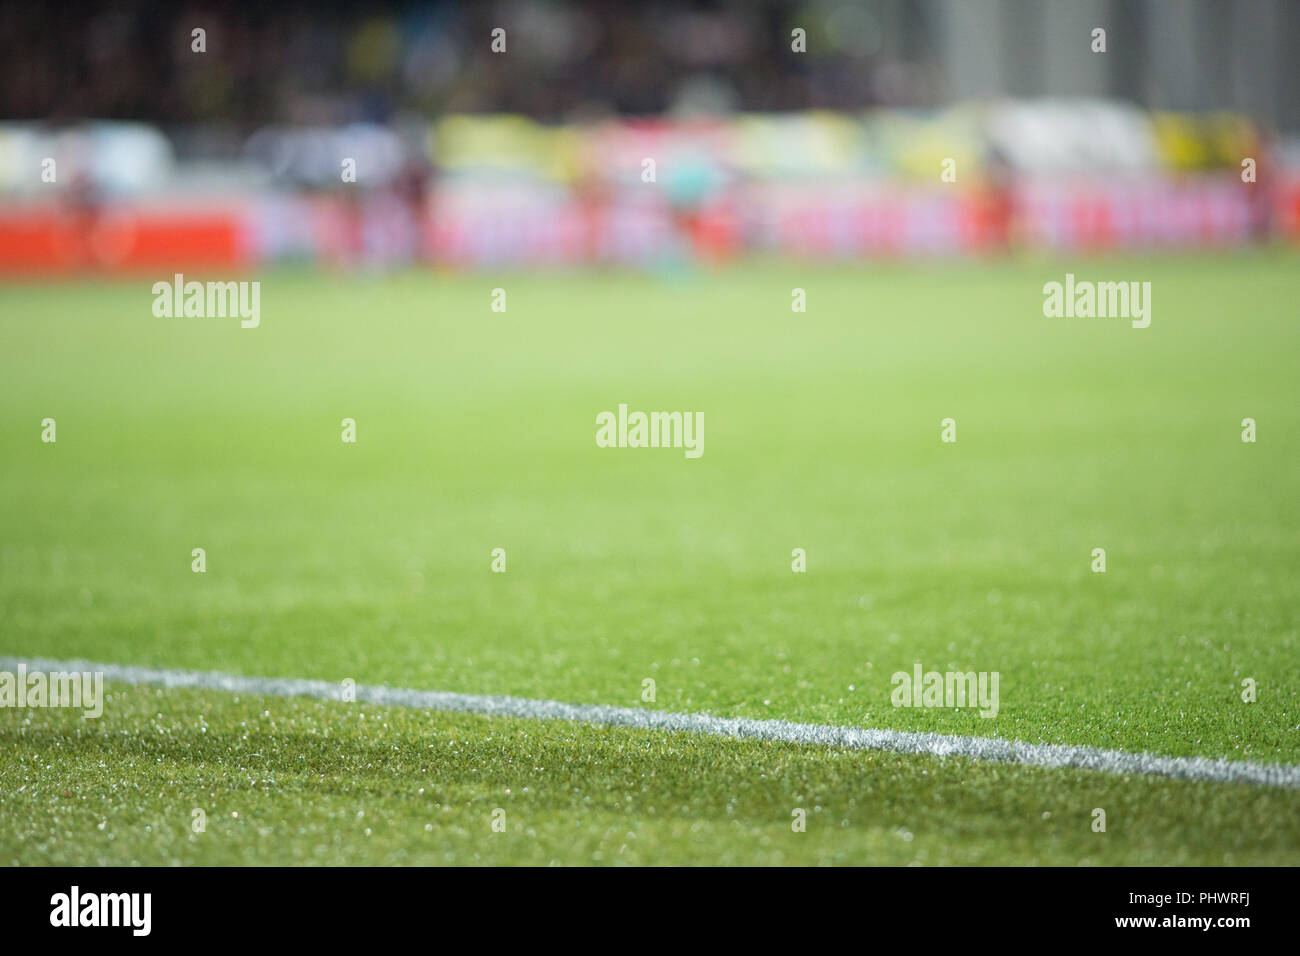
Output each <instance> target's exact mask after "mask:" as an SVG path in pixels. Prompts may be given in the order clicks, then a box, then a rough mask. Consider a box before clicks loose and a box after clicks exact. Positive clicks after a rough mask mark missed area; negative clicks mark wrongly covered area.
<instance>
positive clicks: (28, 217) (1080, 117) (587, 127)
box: [0, 0, 1300, 277]
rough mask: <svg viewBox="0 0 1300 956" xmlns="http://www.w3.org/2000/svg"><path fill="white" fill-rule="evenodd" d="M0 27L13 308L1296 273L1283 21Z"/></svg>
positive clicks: (107, 15) (240, 13)
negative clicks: (630, 283)
mask: <svg viewBox="0 0 1300 956" xmlns="http://www.w3.org/2000/svg"><path fill="white" fill-rule="evenodd" d="M2 19H3V24H4V28H3V30H0V56H2V57H3V62H4V63H5V74H6V76H5V82H4V83H3V84H2V85H0V273H3V274H7V275H9V276H11V277H18V276H29V275H35V274H53V275H58V274H60V273H73V272H84V271H97V272H105V271H109V272H111V271H127V272H136V271H146V272H147V271H150V270H153V271H157V270H158V269H166V270H172V269H178V270H179V269H185V270H203V269H221V270H226V271H228V270H230V269H237V268H258V267H262V266H266V265H272V264H276V263H281V262H303V261H306V262H313V263H321V264H327V265H328V266H330V267H334V268H357V267H361V268H371V267H392V266H399V265H405V264H410V263H429V264H435V265H437V266H439V267H446V268H476V267H487V266H491V267H496V266H500V265H503V264H518V265H525V266H552V265H556V264H587V263H610V264H626V265H637V266H646V267H650V268H658V267H661V266H663V265H665V264H666V265H670V266H671V265H673V264H676V263H680V262H687V261H705V262H708V261H718V260H724V259H727V258H731V257H735V256H739V255H743V254H747V253H766V254H776V255H782V256H786V257H816V258H841V259H848V260H852V259H856V258H883V257H911V256H919V257H924V256H956V255H980V254H988V253H996V252H1001V251H1005V250H1026V249H1032V250H1043V251H1047V252H1051V251H1075V250H1102V249H1110V248H1128V247H1171V246H1172V247H1177V246H1188V245H1195V246H1222V245H1235V244H1244V243H1251V242H1260V241H1278V240H1280V241H1290V242H1300V70H1296V69H1295V68H1294V67H1293V66H1288V64H1289V63H1290V62H1291V58H1292V57H1293V56H1294V51H1295V50H1296V49H1300V4H1295V3H1291V2H1285V0H1249V2H1240V3H1220V2H1215V0H1189V2H1185V3H1161V2H1154V0H1145V2H1139V0H1133V2H1124V0H1080V2H1066V0H1059V2H1035V0H913V2H908V0H875V2H871V3H845V2H834V0H812V2H790V3H786V2H767V3H721V4H717V3H691V2H685V0H653V2H648V3H643V4H635V5H623V4H616V3H608V4H606V3H596V2H586V3H576V4H561V3H552V2H540V0H519V2H505V3H481V4H472V3H447V2H437V3H428V2H405V3H383V2H376V3H366V4H345V3H337V2H317V3H311V4H305V3H299V4H266V5H253V4H249V5H229V4H221V3H185V4H172V3H162V2H127V3H120V4H113V5H98V4H87V3H80V2H68V3H61V4H58V5H56V6H48V5H39V4H18V3H8V2H6V3H4V4H3V18H2ZM496 27H501V28H504V29H505V30H506V37H507V52H505V53H504V54H500V53H493V52H492V50H491V49H490V42H491V31H492V30H493V29H494V28H496ZM1095 27H1102V28H1104V29H1105V30H1106V44H1107V48H1106V52H1104V53H1094V52H1092V50H1091V49H1090V45H1091V33H1092V30H1093V29H1094V28H1095ZM195 28H202V29H203V30H204V31H205V34H206V35H205V43H206V52H202V53H199V52H194V51H193V50H192V31H193V30H194V29H195ZM796 28H799V29H802V30H804V31H806V36H807V41H806V42H807V52H806V53H798V52H794V51H793V50H792V49H791V46H792V44H791V31H792V30H795V29H796ZM1246 157H1250V158H1252V159H1254V160H1256V162H1257V163H1258V174H1257V175H1258V181H1257V182H1256V183H1254V184H1253V185H1251V186H1249V187H1248V188H1243V186H1242V180H1241V171H1242V170H1241V164H1242V161H1243V159H1244V158H1246ZM646 158H652V159H654V160H655V164H656V181H657V186H658V187H659V188H653V187H650V186H648V185H647V184H646V183H645V182H643V178H642V172H643V160H644V159H646ZM48 159H53V160H54V166H53V169H54V170H55V177H54V182H46V181H44V180H43V177H42V170H43V168H44V167H43V163H45V161H46V160H48ZM348 159H351V160H354V161H355V166H356V182H355V183H345V182H343V179H342V173H341V170H342V167H343V163H344V161H345V160H348ZM945 159H953V160H954V161H955V170H956V174H957V178H956V182H955V183H944V182H941V181H940V171H941V163H942V162H943V161H944V160H945ZM47 178H48V177H47Z"/></svg>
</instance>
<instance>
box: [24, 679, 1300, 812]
mask: <svg viewBox="0 0 1300 956" xmlns="http://www.w3.org/2000/svg"><path fill="white" fill-rule="evenodd" d="M20 663H21V664H25V665H26V667H27V670H28V672H29V673H30V672H32V671H46V672H59V671H65V672H66V671H90V672H92V673H93V672H100V673H103V675H104V679H105V680H110V681H120V682H122V683H126V684H150V685H156V686H159V687H196V688H200V689H203V690H220V691H226V692H228V693H238V694H264V695H268V696H274V697H316V698H321V699H323V700H341V699H342V696H343V689H342V685H341V684H333V683H330V682H328V681H320V680H301V679H298V678H292V677H244V676H241V675H239V674H222V673H219V672H217V671H183V670H155V669H153V668H148V667H131V666H129V665H125V664H99V663H95V662H93V661H82V660H72V661H57V660H49V659H46V658H16V657H0V670H13V669H14V668H15V667H17V665H18V664H20ZM354 690H355V693H356V699H357V700H358V701H364V702H367V703H372V704H383V705H387V706H394V707H417V708H421V709H424V710H444V711H459V712H463V713H470V714H486V715H488V716H493V717H522V718H528V719H531V720H572V721H577V722H580V723H588V724H603V725H606V726H610V727H632V728H636V729H638V730H666V731H686V732H688V733H696V734H711V735H713V736H715V737H736V738H745V737H747V738H754V739H758V740H775V741H780V742H782V743H791V744H812V745H816V746H822V747H844V748H848V749H852V750H890V751H893V752H895V753H904V754H929V755H931V756H936V757H966V758H968V759H970V760H995V761H1001V762H1004V763H1020V764H1027V765H1028V766H1031V767H1078V768H1081V769H1084V770H1095V771H1099V772H1101V773H1130V774H1144V775H1147V776H1157V777H1173V778H1177V779H1180V780H1207V781H1213V782H1216V783H1252V784H1259V785H1262V786H1269V787H1296V788H1300V766H1290V765H1286V764H1259V763H1251V762H1249V761H1245V760H1216V759H1211V758H1207V757H1162V756H1160V755H1158V754H1148V753H1127V752H1125V751H1122V750H1102V749H1099V748H1097V747H1069V746H1063V745H1060V744H1029V743H1022V742H1020V741H1018V740H1007V739H1005V738H1002V737H959V736H955V735H949V734H928V733H911V732H908V731H902V730H878V729H873V728H869V727H835V726H831V725H827V724H795V723H791V722H789V721H785V720H752V719H749V718H744V717H713V716H710V715H709V714H674V713H670V712H668V711H662V710H637V709H635V708H632V707H611V706H607V705H603V704H565V703H561V702H560V701H556V700H532V699H530V698H526V697H499V696H490V695H483V694H454V693H449V692H447V691H437V690H407V689H403V688H400V687H380V686H366V685H360V684H358V685H357V686H356V687H355V688H354Z"/></svg>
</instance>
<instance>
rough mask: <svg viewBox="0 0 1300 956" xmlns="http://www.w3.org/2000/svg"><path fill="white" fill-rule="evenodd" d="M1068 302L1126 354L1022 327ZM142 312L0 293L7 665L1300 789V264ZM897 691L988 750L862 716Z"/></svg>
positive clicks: (474, 289)
mask: <svg viewBox="0 0 1300 956" xmlns="http://www.w3.org/2000/svg"><path fill="white" fill-rule="evenodd" d="M1066 271H1073V272H1075V273H1076V275H1078V276H1079V277H1080V278H1093V279H1114V280H1127V279H1134V280H1141V281H1150V282H1151V283H1152V286H1153V320H1152V324H1151V327H1150V328H1149V329H1145V330H1137V329H1132V328H1130V327H1129V324H1128V322H1127V321H1126V320H1105V319H1076V320H1053V319H1046V318H1044V317H1043V316H1042V312H1041V304H1042V294H1041V288H1042V285H1043V283H1044V282H1046V281H1049V280H1060V279H1061V278H1062V277H1063V275H1064V273H1065V272H1066ZM195 277H196V278H203V277H201V276H195ZM155 278H159V277H143V278H141V279H138V280H133V281H115V282H80V283H74V284H66V285H53V284H26V285H5V286H0V455H2V457H3V467H0V498H2V500H3V501H4V517H3V522H2V523H0V532H2V534H0V651H3V652H4V653H9V654H31V655H46V656H54V657H72V656H82V657H87V658H91V659H101V660H111V661H117V662H125V663H137V664H146V665H154V666H167V667H185V668H201V669H220V670H229V671H237V672H240V673H246V674H259V675H272V676H274V675H286V676H301V677H315V678H322V679H326V680H341V679H343V678H345V677H351V678H353V679H354V680H356V681H358V682H361V683H381V682H388V683H391V684H395V685H399V686H408V687H425V688H436V689H442V690H457V691H465V692H472V693H510V694H516V695H521V696H533V697H547V698H554V699H560V700H568V701H577V702H603V703H613V704H623V705H640V694H641V689H642V681H643V680H644V679H645V678H653V679H654V680H655V681H656V683H657V694H658V696H657V700H656V702H655V703H654V704H653V705H643V706H655V707H659V708H664V709H672V710H708V711H711V712H714V713H719V714H725V715H744V716H755V717H781V718H790V719H795V720H806V721H819V722H833V723H845V724H858V725H866V726H877V727H892V728H899V729H924V730H935V731H940V732H946V733H963V734H1000V735H1002V736H1006V737H1014V738H1019V739H1023V740H1030V741H1045V742H1054V743H1055V742H1061V743H1077V744H1091V745H1095V746H1102V747H1114V748H1120V749H1128V750H1148V751H1155V752H1160V753H1167V754H1176V755H1184V754H1195V755H1206V756H1222V757H1227V758H1231V759H1252V760H1260V761H1281V762H1295V761H1296V760H1298V759H1300V733H1298V732H1297V731H1298V729H1300V654H1298V653H1297V633H1296V626H1297V625H1296V622H1297V619H1298V618H1300V615H1298V614H1297V611H1298V610H1300V581H1298V580H1297V571H1298V570H1300V560H1298V558H1300V538H1298V537H1297V533H1296V532H1297V517H1298V516H1300V515H1298V512H1300V496H1297V494H1296V489H1297V481H1296V478H1297V462H1298V461H1300V458H1298V456H1297V439H1296V436H1297V434H1298V428H1297V426H1300V407H1298V406H1297V401H1296V399H1297V393H1298V391H1300V389H1298V387H1297V375H1296V372H1297V355H1298V354H1300V352H1298V349H1297V347H1298V346H1300V328H1298V327H1297V323H1296V316H1297V310H1296V301H1297V298H1298V295H1297V293H1300V259H1298V258H1297V257H1296V256H1294V255H1292V254H1289V253H1284V252H1279V251H1264V252H1259V253H1253V254H1244V255H1233V256H1220V257H1211V256H1197V257H1186V258H1167V259H1132V260H1125V261H1119V260H1092V261H1074V262H1068V263H1067V262H1056V261H1020V262H991V263H967V264H949V265H934V266H912V265H908V266H903V265H893V266H871V267H868V266H847V265H845V266H816V265H795V264H789V263H759V264H748V265H741V266H735V267H729V268H726V269H722V270H719V271H716V272H707V271H705V272H699V273H696V274H692V275H685V276H679V277H677V278H675V279H672V280H665V279H662V278H656V277H653V276H642V275H636V274H630V273H623V272H609V273H599V274H584V273H551V274H538V273H517V274H503V275H492V274H485V275H463V276H450V275H443V274H436V273H430V272H410V273H403V274H400V275H395V276H362V277H345V276H321V275H317V274H313V273H306V272H292V271H286V272H276V273H270V274H267V275H265V276H262V277H261V278H262V282H263V288H262V324H261V328H259V329H248V330H246V329H241V328H240V327H239V323H238V321H237V320H229V319H215V318H214V319H159V318H155V317H154V316H153V315H152V313H151V310H150V306H151V302H152V296H151V293H150V286H151V283H152V281H153V279H155ZM498 286H500V287H504V288H505V289H506V290H507V294H508V311H507V312H506V313H504V314H500V313H494V312H492V311H491V310H490V308H489V303H490V294H491V290H492V289H493V288H495V287H498ZM796 286H797V287H801V288H804V289H806V290H807V295H808V312H807V313H805V314H795V313H791V311H790V290H791V289H792V288H794V287H796ZM619 402H626V403H628V404H629V405H630V406H631V407H632V408H633V409H643V410H647V411H648V410H659V409H663V410H692V411H694V410H700V411H703V412H704V413H705V424H706V428H705V454H704V456H703V458H701V459H699V460H696V461H691V460H687V459H686V458H685V457H684V456H683V454H682V453H681V451H680V450H608V449H599V448H597V447H596V446H595V443H594V434H595V425H594V422H595V416H596V414H597V413H598V412H599V411H602V410H606V409H614V408H616V406H617V404H618V403H619ZM47 416H49V417H54V418H56V419H57V421H58V442H57V444H55V445H44V444H42V443H41V442H40V440H39V434H40V422H41V419H42V418H44V417H47ZM948 416H951V417H953V418H955V419H956V420H957V423H958V442H957V443H956V444H955V445H942V444H941V443H940V442H939V423H940V420H941V419H942V418H945V417H948ZM1247 416H1250V417H1254V418H1255V419H1257V421H1258V423H1259V442H1258V443H1257V444H1255V445H1247V444H1243V443H1242V442H1241V441H1240V437H1239V436H1240V421H1241V419H1242V418H1244V417H1247ZM344 417H352V418H355V419H356V420H357V423H358V435H359V441H358V443H357V444H356V445H354V446H351V445H345V444H343V443H341V442H340V439H339V432H340V428H339V423H340V420H341V419H342V418H344ZM195 547H203V548H205V549H206V551H207V561H208V572H207V573H206V574H204V575H196V574H192V573H191V571H190V560H191V558H190V552H191V549H192V548H195ZM495 547H504V548H506V549H507V552H508V561H509V570H508V572H507V573H506V574H504V575H498V574H492V573H490V572H489V554H490V551H491V549H492V548H495ZM794 547H802V548H805V549H807V552H808V573H807V574H804V575H796V574H792V573H791V571H790V551H791V549H792V548H794ZM1094 547H1105V548H1106V549H1107V552H1108V565H1109V570H1108V573H1107V574H1105V575H1093V574H1091V573H1089V570H1088V567H1089V562H1090V552H1091V549H1092V548H1094ZM918 660H919V661H920V662H921V663H922V664H923V666H924V668H925V669H927V670H940V671H943V670H948V669H956V670H963V671H965V670H976V671H981V670H985V671H988V670H997V671H999V672H1000V673H1001V675H1002V681H1001V713H1000V715H999V716H998V717H997V718H996V719H995V720H984V719H981V718H980V717H978V716H977V715H976V714H975V712H974V711H973V710H963V711H952V710H943V709H937V710H920V709H901V708H900V709H895V708H893V707H891V706H890V697H889V695H890V691H891V689H892V688H891V685H890V683H889V676H890V674H892V673H893V672H894V671H897V670H904V671H910V670H911V668H912V665H913V662H914V661H918ZM1246 677H1253V678H1254V679H1256V680H1257V681H1258V682H1259V701H1258V703H1255V704H1251V705H1246V704H1243V703H1242V702H1241V700H1240V698H1239V693H1240V689H1241V682H1242V680H1243V678H1246ZM14 720H15V718H14V717H13V716H12V715H10V714H3V713H0V729H2V728H3V727H4V726H5V725H10V726H11V725H12V723H13V721H14ZM571 732H573V731H571ZM583 733H584V734H585V732H583ZM708 746H710V747H719V746H723V745H721V744H717V743H716V742H715V743H711V744H709V745H708ZM877 759H884V758H877ZM1292 806H1294V804H1292Z"/></svg>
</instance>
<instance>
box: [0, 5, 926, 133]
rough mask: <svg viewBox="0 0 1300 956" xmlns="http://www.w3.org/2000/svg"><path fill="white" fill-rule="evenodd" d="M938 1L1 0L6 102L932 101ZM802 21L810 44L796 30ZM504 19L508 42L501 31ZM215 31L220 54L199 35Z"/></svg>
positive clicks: (248, 109)
mask: <svg viewBox="0 0 1300 956" xmlns="http://www.w3.org/2000/svg"><path fill="white" fill-rule="evenodd" d="M926 9H927V8H926V7H925V6H923V5H916V4H912V5H901V6H896V7H895V8H893V10H894V15H891V16H888V17H880V16H873V14H872V12H871V8H870V6H869V5H848V4H843V3H832V2H824V0H810V2H805V3H791V2H771V0H767V2H764V0H733V2H729V3H710V4H700V3H696V2H691V0H649V2H644V3H618V2H605V0H583V2H574V3H558V2H555V3H552V2H539V0H518V2H503V3H487V2H484V3H463V2H462V3H452V2H436V0H435V2H429V0H425V2H394V0H368V2H366V3H364V4H356V3H343V2H336V0H312V2H288V3H279V2H277V3H274V4H261V5H252V4H239V5H234V6H231V5H226V4H221V3H172V2H167V0H123V2H119V3H114V4H107V5H106V4H102V3H99V4H96V3H85V2H80V0H60V2H58V3H54V4H44V3H20V2H10V0H5V2H4V3H3V4H2V5H0V10H2V11H3V12H2V17H3V22H4V28H3V30H0V61H3V62H4V63H5V74H6V75H5V82H4V83H3V84H0V117H3V118H8V119H81V118H87V117H91V118H100V119H119V120H121V119H134V120H144V121H148V122H152V123H157V124H160V125H164V126H165V125H169V124H173V123H192V122H208V121H211V122H221V123H230V124H237V125H239V126H243V127H252V126H257V125H260V124H264V123H267V122H272V121H278V122H288V123H299V124H340V123H353V122H389V121H391V120H392V119H393V118H394V117H395V116H398V115H400V114H402V113H403V112H408V111H409V112H414V113H417V114H421V115H426V116H427V115H433V114H439V113H448V112H452V113H463V112H480V111H492V112H505V113H520V114H524V115H529V116H533V117H536V118H538V119H542V120H546V121H556V120H573V119H585V118H589V117H592V116H596V117H599V116H602V115H607V114H609V113H611V112H619V113H630V114H662V113H666V112H684V111H691V110H693V109H698V110H705V111H725V110H729V109H743V110H792V109H805V108H828V109H858V108H862V107H864V106H870V105H887V106H929V105H933V104H934V103H935V102H936V101H937V100H938V98H939V96H940V90H939V81H938V79H937V74H936V70H935V68H934V67H933V65H932V64H931V63H930V61H929V58H928V55H927V52H926V49H925V43H926V40H925V38H926V36H927V35H928V33H929V31H928V30H927V26H926V23H925V11H926ZM796 26H797V27H799V28H800V29H802V30H804V31H805V32H806V44H807V53H795V52H793V50H792V49H791V47H792V42H793V41H792V38H791V31H792V30H793V29H794V28H795V27H796ZM498 27H500V28H503V29H505V31H506V34H505V45H506V52H505V54H501V53H494V52H493V51H492V49H491V42H492V31H493V30H494V29H496V28H498ZM196 28H201V29H203V30H204V31H205V37H204V44H205V46H206V51H207V52H206V54H203V53H196V52H194V50H193V49H192V47H193V45H194V42H193V34H192V31H193V30H194V29H196Z"/></svg>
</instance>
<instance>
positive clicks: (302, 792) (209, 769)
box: [0, 685, 1300, 865]
mask: <svg viewBox="0 0 1300 956" xmlns="http://www.w3.org/2000/svg"><path fill="white" fill-rule="evenodd" d="M1096 808H1102V809H1104V810H1105V811H1106V832H1105V833H1094V832H1093V830H1092V822H1093V811H1094V809H1096ZM1295 808H1296V795H1295V792H1294V791H1282V790H1273V789H1267V788H1260V787H1253V786H1243V785H1236V784H1204V783H1189V782H1185V781H1172V780H1161V779H1156V778H1147V777H1117V776H1108V775H1104V774H1096V773H1089V772H1086V771H1080V770H1049V769H1042V768H1031V767H1022V766H1011V765H1005V764H990V763H983V764H976V763H971V762H969V761H967V760H964V759H962V758H957V757H949V758H942V759H941V758H936V757H914V756H902V755H899V754H887V753H878V752H862V751H841V750H833V749H828V748H817V747H797V746H790V745H783V744H772V743H763V742H757V741H752V740H724V739H720V738H716V737H705V736H692V735H687V734H663V733H649V732H645V731H636V730H628V729H623V728H607V727H591V726H585V725H575V724H570V723H565V722H557V721H518V720H511V719H504V718H485V717H478V716H470V715H465V714H437V713H427V712H422V711H414V710H403V709H389V708H376V707H372V706H370V705H365V704H343V703H335V702H325V701H314V700H301V699H298V700H286V699H281V698H263V697H256V696H248V695H241V696H239V697H234V696H232V695H229V694H221V693H210V692H199V691H188V690H187V691H160V690H156V689H154V688H143V687H121V686H120V685H119V686H118V687H117V688H116V689H115V690H114V692H113V693H112V694H111V696H110V697H109V699H108V701H107V707H106V709H105V715H104V717H103V718H102V719H100V720H89V721H88V720H83V719H82V718H81V717H80V715H79V714H78V713H77V712H75V711H70V710H37V711H27V712H25V713H24V715H23V716H22V718H21V719H19V720H7V721H5V722H3V723H0V821H3V824H2V825H0V865H13V864H15V863H23V864H27V865H37V864H71V865H98V864H138V865H171V864H203V865H218V864H280V865H286V864H290V865H292V864H351V865H358V864H469V865H472V864H484V865H487V864H536V865H546V864H552V863H564V864H665V863H673V864H750V865H769V864H801V865H815V864H891V865H904V864H912V863H918V864H928V865H940V864H1027V865H1135V864H1143V865H1151V864H1170V865H1193V864H1195V865H1201V864H1204V865H1220V864H1227V865H1248V864H1263V865H1294V864H1295V863H1296V861H1297V859H1300V814H1297V813H1296V812H1295ZM196 809H198V810H201V811H203V814H204V816H205V820H204V824H205V828H204V830H203V832H201V833H196V832H194V829H193V823H194V820H195V817H194V810H196ZM498 809H500V810H502V811H504V813H505V817H504V825H505V829H504V832H494V831H493V830H492V821H493V813H494V811H496V810H498ZM796 809H802V810H804V811H805V814H806V816H805V824H806V830H805V831H804V832H802V833H796V832H794V830H793V829H792V826H791V824H792V822H793V820H794V816H793V813H794V811H795V810H796Z"/></svg>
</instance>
